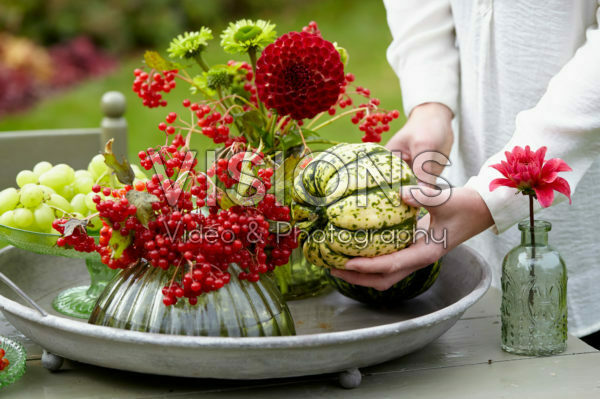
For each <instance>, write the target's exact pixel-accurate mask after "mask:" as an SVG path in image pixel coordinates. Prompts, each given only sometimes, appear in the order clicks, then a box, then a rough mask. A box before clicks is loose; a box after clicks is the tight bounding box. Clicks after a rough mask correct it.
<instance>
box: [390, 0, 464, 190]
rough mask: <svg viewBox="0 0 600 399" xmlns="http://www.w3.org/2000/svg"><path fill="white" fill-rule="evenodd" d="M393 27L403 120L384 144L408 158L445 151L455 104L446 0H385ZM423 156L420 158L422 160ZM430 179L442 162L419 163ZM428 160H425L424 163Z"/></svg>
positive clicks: (455, 66) (454, 59)
mask: <svg viewBox="0 0 600 399" xmlns="http://www.w3.org/2000/svg"><path fill="white" fill-rule="evenodd" d="M384 4H385V7H386V10H387V19H388V24H389V27H390V31H391V32H392V37H393V41H392V43H391V44H390V46H389V48H388V51H387V57H388V61H389V63H390V65H391V66H392V68H393V69H394V71H395V72H396V74H397V75H398V77H399V78H400V85H401V88H402V100H403V104H404V112H405V113H406V115H407V116H408V121H407V122H406V124H405V125H404V127H402V129H400V131H398V132H397V133H396V134H395V135H394V136H393V137H392V138H391V139H390V140H389V141H388V143H387V144H386V147H387V148H389V149H390V150H394V151H400V152H401V154H402V158H403V159H404V160H405V161H407V162H409V163H411V164H412V161H413V160H414V158H415V157H416V156H417V155H418V154H420V153H422V152H425V151H438V152H441V153H443V154H444V155H445V156H446V157H448V155H449V153H450V149H451V148H452V143H453V140H454V136H453V134H452V127H451V122H452V117H453V115H454V113H456V109H457V107H458V89H459V87H458V81H459V79H458V76H459V62H458V49H457V48H456V46H455V40H456V39H455V33H454V20H453V18H452V13H451V11H450V2H449V1H447V0H434V1H431V0H429V1H427V0H384ZM427 160H429V158H427V159H423V161H427ZM421 165H422V166H424V167H425V168H429V169H426V171H427V172H428V173H427V174H424V173H419V176H427V177H428V178H429V181H426V182H427V183H434V182H435V177H434V176H436V175H439V174H440V173H441V171H442V168H443V166H442V165H440V164H438V163H433V162H427V163H424V164H421ZM425 165H427V166H425Z"/></svg>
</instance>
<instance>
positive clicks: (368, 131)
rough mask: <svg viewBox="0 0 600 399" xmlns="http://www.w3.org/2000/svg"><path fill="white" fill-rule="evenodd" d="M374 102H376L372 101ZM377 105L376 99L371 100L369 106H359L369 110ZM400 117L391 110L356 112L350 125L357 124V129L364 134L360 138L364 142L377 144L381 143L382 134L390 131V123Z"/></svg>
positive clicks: (396, 112) (395, 111) (398, 113)
mask: <svg viewBox="0 0 600 399" xmlns="http://www.w3.org/2000/svg"><path fill="white" fill-rule="evenodd" d="M374 100H376V101H374ZM378 104H379V100H377V99H376V98H373V99H371V101H370V102H369V104H361V105H360V106H359V108H361V107H368V108H369V110H371V109H376V108H374V107H376V105H378ZM399 116H400V112H398V111H397V110H393V111H390V112H385V111H379V112H376V111H374V112H369V113H368V114H367V113H366V112H365V111H358V112H357V113H356V114H355V115H354V116H353V117H352V123H354V124H355V125H356V124H359V126H358V128H359V129H360V131H361V132H365V135H364V136H363V138H362V141H364V142H373V143H379V142H381V135H382V133H383V132H387V131H389V130H390V125H389V124H390V122H391V121H392V120H394V119H398V117H399Z"/></svg>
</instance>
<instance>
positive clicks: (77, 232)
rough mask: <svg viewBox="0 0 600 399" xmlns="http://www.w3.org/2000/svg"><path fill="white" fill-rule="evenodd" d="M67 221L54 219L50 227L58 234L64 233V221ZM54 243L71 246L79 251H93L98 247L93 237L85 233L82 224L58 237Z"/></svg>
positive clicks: (65, 221)
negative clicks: (69, 232)
mask: <svg viewBox="0 0 600 399" xmlns="http://www.w3.org/2000/svg"><path fill="white" fill-rule="evenodd" d="M67 222H68V219H64V218H62V219H55V220H54V221H53V222H52V227H53V228H54V229H55V230H56V231H58V232H59V233H60V234H64V232H65V223H67ZM56 245H57V246H59V247H65V248H73V249H74V250H76V251H79V252H94V251H95V250H97V248H98V247H97V246H96V242H95V241H94V239H93V238H92V237H90V236H88V235H87V232H86V230H85V228H84V227H82V226H77V227H75V229H74V230H73V233H71V234H70V235H68V236H62V237H59V238H58V239H57V240H56Z"/></svg>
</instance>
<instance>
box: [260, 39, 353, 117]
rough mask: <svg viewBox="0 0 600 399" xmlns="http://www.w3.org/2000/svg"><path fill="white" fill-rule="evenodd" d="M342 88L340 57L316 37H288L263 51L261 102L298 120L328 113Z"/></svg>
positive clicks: (325, 42)
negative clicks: (324, 112)
mask: <svg viewBox="0 0 600 399" xmlns="http://www.w3.org/2000/svg"><path fill="white" fill-rule="evenodd" d="M343 85H344V65H343V64H342V61H341V60H340V54H339V53H338V51H337V50H336V49H335V47H334V46H333V44H332V43H331V42H328V41H327V40H324V39H323V38H321V37H319V36H317V35H315V34H313V33H308V32H290V33H286V34H285V35H283V36H281V37H280V38H278V39H277V40H276V41H275V43H272V44H270V45H269V46H267V48H265V49H264V51H263V53H262V55H261V57H260V58H259V59H258V62H257V65H256V88H257V92H258V97H259V98H260V100H261V101H262V102H263V103H264V104H265V105H266V106H267V107H268V108H274V109H275V110H277V112H278V113H279V114H280V115H290V116H291V117H292V118H294V119H296V120H300V119H304V118H312V117H313V116H315V115H317V114H318V113H320V112H323V111H327V110H328V109H329V108H330V107H331V106H332V105H334V104H335V103H336V102H337V100H338V97H339V95H340V90H341V89H342V87H343Z"/></svg>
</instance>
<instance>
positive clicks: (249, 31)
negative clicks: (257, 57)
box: [221, 19, 277, 54]
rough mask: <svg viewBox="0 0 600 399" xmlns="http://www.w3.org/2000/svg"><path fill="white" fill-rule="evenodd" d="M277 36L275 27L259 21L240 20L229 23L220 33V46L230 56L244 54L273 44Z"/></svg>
mask: <svg viewBox="0 0 600 399" xmlns="http://www.w3.org/2000/svg"><path fill="white" fill-rule="evenodd" d="M276 36H277V32H275V25H274V24H272V23H270V22H268V21H263V20H262V19H259V20H257V21H251V20H249V19H241V20H239V21H237V22H235V23H233V22H231V23H230V24H229V27H228V28H227V29H225V30H224V31H223V33H221V46H222V47H223V49H224V50H225V51H227V52H228V53H231V54H245V53H247V52H248V51H249V50H253V51H260V50H262V49H263V48H265V47H266V46H267V45H269V44H271V43H273V42H274V41H275V38H276Z"/></svg>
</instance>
